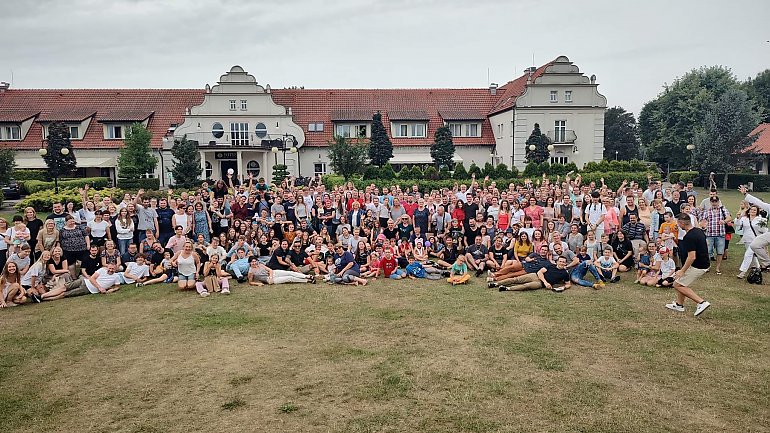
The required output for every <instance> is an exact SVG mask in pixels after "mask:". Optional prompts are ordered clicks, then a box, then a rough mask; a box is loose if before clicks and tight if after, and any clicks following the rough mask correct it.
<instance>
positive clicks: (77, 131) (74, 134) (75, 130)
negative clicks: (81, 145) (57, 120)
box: [70, 126, 80, 140]
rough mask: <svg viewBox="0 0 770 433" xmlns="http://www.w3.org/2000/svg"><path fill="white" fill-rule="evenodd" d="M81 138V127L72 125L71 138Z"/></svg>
mask: <svg viewBox="0 0 770 433" xmlns="http://www.w3.org/2000/svg"><path fill="white" fill-rule="evenodd" d="M79 139H80V127H78V126H70V140H79Z"/></svg>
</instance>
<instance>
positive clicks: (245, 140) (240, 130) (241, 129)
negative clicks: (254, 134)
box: [230, 122, 249, 146]
mask: <svg viewBox="0 0 770 433" xmlns="http://www.w3.org/2000/svg"><path fill="white" fill-rule="evenodd" d="M230 142H231V143H232V145H233V146H248V145H249V124H248V123H245V122H231V123H230Z"/></svg>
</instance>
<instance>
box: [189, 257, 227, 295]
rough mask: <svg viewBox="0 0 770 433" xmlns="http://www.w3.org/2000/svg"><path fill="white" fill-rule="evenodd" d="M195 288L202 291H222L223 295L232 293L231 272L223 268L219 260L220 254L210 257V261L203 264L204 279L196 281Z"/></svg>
mask: <svg viewBox="0 0 770 433" xmlns="http://www.w3.org/2000/svg"><path fill="white" fill-rule="evenodd" d="M195 288H196V289H197V290H198V292H199V293H200V292H201V291H204V290H205V291H207V292H209V293H212V292H220V291H221V292H222V294H223V295H229V294H230V274H228V273H227V272H225V270H224V269H222V264H221V262H220V261H219V254H214V255H213V256H211V257H209V261H208V262H206V264H204V265H203V281H198V282H197V283H195Z"/></svg>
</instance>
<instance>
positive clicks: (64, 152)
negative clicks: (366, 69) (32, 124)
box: [37, 140, 70, 194]
mask: <svg viewBox="0 0 770 433" xmlns="http://www.w3.org/2000/svg"><path fill="white" fill-rule="evenodd" d="M44 146H45V140H43V141H42V143H41V147H40V150H38V151H37V153H38V155H40V156H41V157H44V156H46V155H48V149H46V148H45V147H44ZM60 152H61V154H62V155H64V156H67V155H69V154H70V150H69V148H66V147H62V148H61V150H60ZM53 182H54V188H55V191H56V194H58V193H59V175H58V171H57V174H56V176H54V177H53Z"/></svg>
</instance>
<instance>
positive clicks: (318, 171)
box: [313, 162, 326, 176]
mask: <svg viewBox="0 0 770 433" xmlns="http://www.w3.org/2000/svg"><path fill="white" fill-rule="evenodd" d="M325 174H326V163H325V162H316V163H315V164H313V176H323V175H325Z"/></svg>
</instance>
